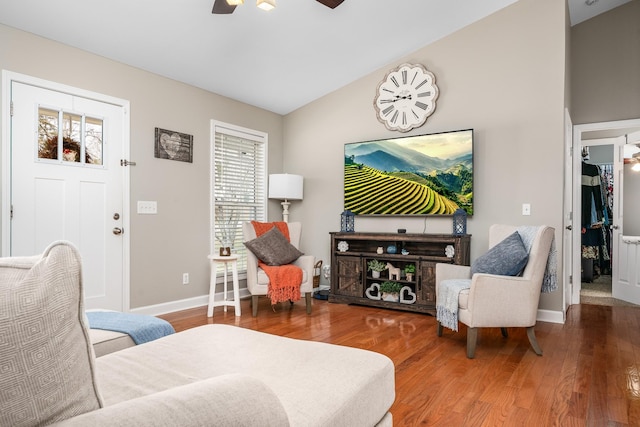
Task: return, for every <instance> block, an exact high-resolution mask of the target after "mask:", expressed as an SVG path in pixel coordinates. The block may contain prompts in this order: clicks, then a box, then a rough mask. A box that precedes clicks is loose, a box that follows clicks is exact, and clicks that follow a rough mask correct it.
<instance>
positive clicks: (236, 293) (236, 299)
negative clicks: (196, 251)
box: [207, 255, 240, 317]
mask: <svg viewBox="0 0 640 427" xmlns="http://www.w3.org/2000/svg"><path fill="white" fill-rule="evenodd" d="M208 258H209V259H210V260H211V280H210V282H209V307H208V308H207V317H213V308H214V307H219V306H224V311H227V306H231V307H234V308H235V313H236V316H240V290H239V285H238V256H237V255H231V256H218V255H209V257H208ZM219 262H221V263H224V276H223V278H224V292H223V295H224V296H223V299H222V301H214V295H215V293H216V276H217V274H216V264H217V263H219ZM229 265H231V274H232V276H233V301H230V300H227V273H228V267H229Z"/></svg>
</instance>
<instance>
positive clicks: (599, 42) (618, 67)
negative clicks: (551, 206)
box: [571, 1, 640, 235]
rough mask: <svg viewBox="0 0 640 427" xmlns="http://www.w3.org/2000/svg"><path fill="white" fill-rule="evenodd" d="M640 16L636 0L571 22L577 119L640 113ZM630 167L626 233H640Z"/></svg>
mask: <svg viewBox="0 0 640 427" xmlns="http://www.w3.org/2000/svg"><path fill="white" fill-rule="evenodd" d="M639 22H640V2H638V1H631V2H629V3H626V4H624V5H622V6H620V7H618V8H616V9H613V10H611V11H609V12H607V13H603V14H602V15H599V16H597V17H595V18H593V19H590V20H588V21H585V22H582V23H580V24H578V25H576V26H574V27H572V28H571V39H572V49H571V64H572V72H571V89H572V93H573V98H572V110H571V117H572V119H573V122H574V124H583V123H597V122H606V121H615V120H625V119H638V118H640V25H638V23H639ZM593 148H594V147H592V149H593ZM630 169H631V168H630V165H625V167H624V203H623V207H624V234H626V235H640V221H638V220H637V218H638V215H637V212H638V210H639V209H640V197H639V196H640V173H639V172H634V171H631V170H630ZM614 185H615V183H614Z"/></svg>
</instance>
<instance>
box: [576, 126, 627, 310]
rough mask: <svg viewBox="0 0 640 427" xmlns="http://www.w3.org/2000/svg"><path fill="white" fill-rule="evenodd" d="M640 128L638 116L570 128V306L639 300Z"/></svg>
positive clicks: (624, 303)
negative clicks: (639, 165) (635, 168)
mask: <svg viewBox="0 0 640 427" xmlns="http://www.w3.org/2000/svg"><path fill="white" fill-rule="evenodd" d="M639 130H640V120H623V121H617V122H606V123H590V124H585V125H576V126H575V127H574V146H573V148H574V151H573V152H574V156H577V158H574V162H573V165H574V167H573V169H574V180H573V181H574V183H576V186H575V187H574V190H575V193H574V197H573V201H574V202H573V213H574V221H573V224H574V228H573V245H572V246H573V250H572V261H573V272H572V276H573V277H574V278H580V280H573V289H572V303H573V304H578V303H583V304H599V305H628V304H640V250H639V246H640V245H638V243H639V242H640V217H638V215H637V214H635V212H637V210H638V207H639V206H638V204H637V202H636V200H637V199H639V198H638V194H640V184H637V183H636V182H638V183H640V171H638V172H635V171H633V170H632V168H633V166H634V164H635V163H636V162H637V161H638V160H640V157H638V160H636V158H634V157H633V155H632V151H635V150H638V151H640V148H638V147H637V146H636V144H637V143H638V141H637V140H635V139H634V138H637V136H636V135H640V132H638V131H639ZM575 160H578V161H575ZM636 223H637V224H636ZM578 283H579V284H580V285H579V286H578Z"/></svg>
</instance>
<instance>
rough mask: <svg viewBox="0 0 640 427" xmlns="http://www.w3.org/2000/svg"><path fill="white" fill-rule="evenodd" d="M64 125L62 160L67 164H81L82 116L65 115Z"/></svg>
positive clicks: (63, 117)
mask: <svg viewBox="0 0 640 427" xmlns="http://www.w3.org/2000/svg"><path fill="white" fill-rule="evenodd" d="M62 124H63V126H64V129H63V139H62V141H63V146H62V160H63V161H65V162H79V161H80V159H81V157H80V156H81V155H82V143H81V141H80V135H81V133H80V131H81V128H82V116H79V115H77V114H71V113H64V114H63V116H62Z"/></svg>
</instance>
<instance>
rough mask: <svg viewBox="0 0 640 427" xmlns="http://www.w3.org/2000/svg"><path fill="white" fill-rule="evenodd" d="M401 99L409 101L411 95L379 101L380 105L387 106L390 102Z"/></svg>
mask: <svg viewBox="0 0 640 427" xmlns="http://www.w3.org/2000/svg"><path fill="white" fill-rule="evenodd" d="M401 99H409V100H411V94H409V95H396V96H394V97H393V98H392V99H381V100H380V104H388V103H390V102H396V101H400V100H401Z"/></svg>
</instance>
